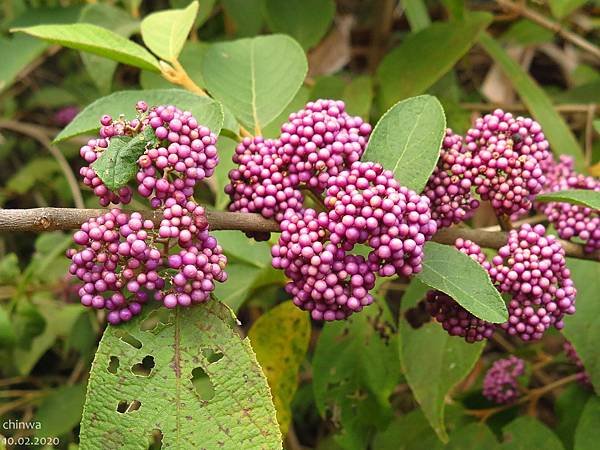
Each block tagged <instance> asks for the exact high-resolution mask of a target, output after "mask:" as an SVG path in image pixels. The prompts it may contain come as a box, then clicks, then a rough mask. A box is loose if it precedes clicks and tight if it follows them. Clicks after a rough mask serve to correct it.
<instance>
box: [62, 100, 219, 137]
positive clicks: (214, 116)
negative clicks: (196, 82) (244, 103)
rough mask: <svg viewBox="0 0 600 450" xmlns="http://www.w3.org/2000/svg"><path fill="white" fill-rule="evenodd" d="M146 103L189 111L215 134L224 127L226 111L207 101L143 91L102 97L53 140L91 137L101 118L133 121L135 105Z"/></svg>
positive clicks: (96, 129)
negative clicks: (127, 118) (108, 116)
mask: <svg viewBox="0 0 600 450" xmlns="http://www.w3.org/2000/svg"><path fill="white" fill-rule="evenodd" d="M138 100H145V101H146V102H147V103H148V105H150V106H158V105H165V104H171V105H176V106H177V107H178V108H181V109H184V110H188V111H190V112H191V113H192V114H193V115H194V117H195V118H196V119H197V120H198V123H201V124H202V125H204V126H206V127H208V128H210V129H211V131H212V132H213V133H215V134H219V132H220V131H221V125H223V107H222V106H221V104H220V103H219V102H216V101H214V100H213V99H211V98H208V97H201V96H199V95H196V94H193V93H191V92H188V91H184V90H182V89H150V90H144V91H120V92H115V93H114V94H110V95H107V96H106V97H102V98H100V99H98V100H96V101H95V102H93V103H91V104H89V105H88V106H86V107H85V108H84V109H83V110H82V111H81V112H80V113H79V114H77V116H76V117H75V118H74V119H73V120H72V121H71V123H69V125H67V126H66V127H65V129H64V130H62V131H61V132H60V133H59V134H58V136H56V138H55V139H54V142H59V141H63V140H65V139H69V138H71V137H73V136H77V135H80V134H91V133H94V132H96V131H98V130H99V129H100V117H102V116H103V115H104V114H109V115H111V116H112V117H119V116H120V115H121V114H123V115H124V116H125V117H129V118H133V115H134V114H135V104H136V102H137V101H138Z"/></svg>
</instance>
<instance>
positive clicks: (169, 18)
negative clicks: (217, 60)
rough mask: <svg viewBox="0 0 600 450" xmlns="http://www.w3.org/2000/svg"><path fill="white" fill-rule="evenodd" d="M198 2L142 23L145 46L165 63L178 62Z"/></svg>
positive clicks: (160, 14) (152, 16)
mask: <svg viewBox="0 0 600 450" xmlns="http://www.w3.org/2000/svg"><path fill="white" fill-rule="evenodd" d="M197 15H198V2H197V1H196V2H191V3H190V4H189V5H188V6H187V8H184V9H171V10H168V11H159V12H155V13H152V14H150V15H148V16H146V17H145V18H144V20H143V21H142V39H143V40H144V44H146V46H147V47H148V48H149V49H150V50H152V51H153V52H154V53H155V54H156V55H157V56H159V57H160V58H162V59H164V60H165V61H170V62H173V61H177V57H178V56H179V53H180V52H181V49H182V48H183V44H185V40H186V39H187V36H188V34H189V33H190V30H191V29H192V26H193V25H194V21H195V20H196V16H197Z"/></svg>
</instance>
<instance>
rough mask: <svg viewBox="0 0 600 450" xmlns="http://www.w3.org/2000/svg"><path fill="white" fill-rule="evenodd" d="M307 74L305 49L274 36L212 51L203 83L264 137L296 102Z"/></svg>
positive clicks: (221, 45)
mask: <svg viewBox="0 0 600 450" xmlns="http://www.w3.org/2000/svg"><path fill="white" fill-rule="evenodd" d="M307 68H308V65H307V62H306V55H305V54H304V51H303V50H302V47H300V45H298V43H297V42H296V41H294V40H293V39H291V38H290V37H288V36H284V35H282V34H274V35H271V36H258V37H255V38H251V39H239V40H236V41H230V42H219V43H216V44H213V45H211V46H210V48H209V49H208V51H207V52H206V54H205V56H204V60H203V63H202V77H203V78H204V82H205V83H206V88H207V89H208V91H209V92H210V93H211V95H213V96H214V97H215V98H216V99H217V100H219V101H221V102H223V104H224V105H225V106H226V107H227V108H229V109H230V110H231V112H232V113H233V115H234V116H235V117H237V119H238V120H239V121H240V123H241V124H242V125H244V126H245V127H247V128H249V129H250V130H251V131H255V132H256V134H260V130H261V129H262V127H264V126H265V125H267V124H268V123H269V122H271V121H272V120H273V119H275V118H276V117H277V116H278V115H279V113H281V111H283V109H284V108H285V107H286V106H287V105H288V103H290V102H291V101H292V99H293V98H294V95H296V92H297V91H298V89H299V88H300V86H301V85H302V82H303V81H304V76H305V75H306V71H307Z"/></svg>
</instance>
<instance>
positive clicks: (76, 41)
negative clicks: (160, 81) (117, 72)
mask: <svg viewBox="0 0 600 450" xmlns="http://www.w3.org/2000/svg"><path fill="white" fill-rule="evenodd" d="M10 31H12V32H16V31H21V32H23V33H26V34H29V35H30V36H35V37H37V38H40V39H43V40H44V41H48V42H52V43H53V44H59V45H62V46H64V47H69V48H73V49H75V50H83V51H85V52H90V53H93V54H95V55H100V56H104V57H105V58H109V59H112V60H114V61H117V62H122V63H124V64H129V65H130V66H135V67H139V68H140V69H146V70H152V71H154V72H159V71H160V67H159V65H158V61H157V60H156V58H155V57H154V56H152V55H151V54H150V52H149V51H148V50H146V49H145V48H144V47H142V46H141V45H138V44H136V43H135V42H133V41H130V40H129V39H126V38H124V37H123V36H120V35H118V34H117V33H114V32H112V31H110V30H107V29H106V28H103V27H99V26H97V25H92V24H89V23H73V24H61V25H37V26H33V27H27V28H13V29H12V30H10Z"/></svg>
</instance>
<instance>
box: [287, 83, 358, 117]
mask: <svg viewBox="0 0 600 450" xmlns="http://www.w3.org/2000/svg"><path fill="white" fill-rule="evenodd" d="M345 87H346V82H345V81H344V79H343V78H342V77H341V76H339V75H324V76H320V77H317V78H316V79H315V84H314V86H312V88H311V90H310V94H309V97H310V98H311V99H318V98H336V99H337V98H340V97H342V95H344V89H345ZM279 125H280V126H281V124H279Z"/></svg>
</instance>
